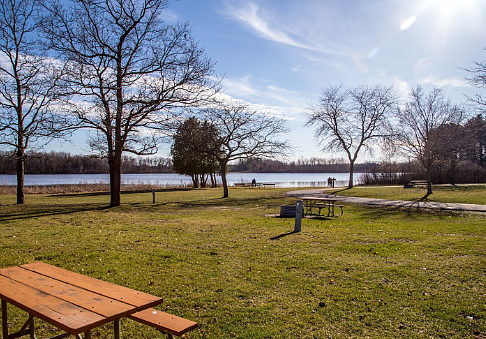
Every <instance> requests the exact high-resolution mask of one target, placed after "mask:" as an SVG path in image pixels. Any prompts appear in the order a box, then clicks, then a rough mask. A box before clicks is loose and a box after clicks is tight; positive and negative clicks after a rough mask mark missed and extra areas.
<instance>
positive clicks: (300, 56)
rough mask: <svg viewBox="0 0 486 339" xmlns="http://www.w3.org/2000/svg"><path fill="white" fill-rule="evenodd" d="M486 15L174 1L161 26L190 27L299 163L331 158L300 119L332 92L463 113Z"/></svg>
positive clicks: (396, 4)
mask: <svg viewBox="0 0 486 339" xmlns="http://www.w3.org/2000/svg"><path fill="white" fill-rule="evenodd" d="M485 13H486V0H458V1H456V0H327V1H317V0H301V1H291V0H278V1H277V0H252V1H248V0H238V1H236V0H204V1H201V0H177V1H176V0H172V1H171V2H170V4H169V7H168V8H167V9H166V10H165V12H164V17H165V19H166V21H168V22H176V21H189V22H190V23H191V25H192V32H193V35H194V37H195V39H196V40H197V41H199V44H200V45H201V46H202V47H204V48H205V50H206V53H207V55H208V56H209V57H210V58H211V59H212V60H214V61H215V62H216V72H217V73H218V74H221V75H224V82H223V89H224V92H225V93H226V94H227V95H229V96H231V97H234V98H236V99H240V100H244V101H246V102H247V103H249V104H250V105H254V107H256V108H259V109H262V110H266V111H269V112H272V113H274V114H278V115H279V116H282V117H284V118H285V119H287V121H288V126H289V128H290V129H291V133H290V134H289V136H288V137H289V139H290V140H291V142H292V143H293V145H294V146H295V147H296V152H295V154H294V156H293V158H299V157H301V156H302V157H305V158H309V157H330V156H331V155H329V154H325V153H323V152H321V150H320V147H319V146H318V145H317V143H316V141H315V140H314V138H313V135H314V133H313V130H312V129H310V128H308V127H305V126H304V123H305V116H304V114H303V112H304V111H305V110H306V108H308V106H309V104H310V103H312V102H316V101H317V99H318V96H319V92H320V90H321V89H322V88H324V87H326V86H327V85H330V84H339V83H342V84H344V85H345V86H347V87H352V86H356V85H359V84H364V83H367V84H370V85H376V84H382V85H394V86H395V88H396V91H397V92H398V93H399V94H400V95H401V96H402V97H404V98H406V95H407V93H408V91H409V89H410V86H416V85H419V84H420V85H423V86H424V87H425V88H426V89H430V88H432V86H436V87H440V88H442V89H443V90H444V92H445V94H446V96H447V97H448V98H450V99H451V100H452V101H453V102H456V103H460V102H464V101H465V96H464V94H468V95H474V93H476V92H477V91H479V90H478V89H476V88H473V87H471V86H470V85H469V84H467V82H466V81H465V79H464V77H465V76H466V75H467V74H466V72H465V71H464V70H463V69H461V67H463V68H464V67H470V66H472V63H473V61H482V60H486V52H485V51H484V50H483V48H484V47H486V20H485V17H484V15H485ZM80 139H82V138H81V137H80V135H78V136H77V138H76V140H80ZM80 142H81V141H76V142H75V143H76V144H77V146H79V143H80ZM82 147H83V150H79V149H78V151H75V150H73V148H72V146H71V145H69V144H66V143H65V144H63V145H62V148H63V149H62V150H63V151H68V152H73V153H79V152H83V153H84V152H86V151H87V149H86V147H87V146H84V145H83V146H82ZM50 148H51V147H50ZM52 148H54V147H52ZM55 149H56V150H57V151H59V150H61V149H59V147H55ZM167 150H168V148H167V147H164V148H163V149H162V150H161V152H160V154H159V155H162V156H168V151H167ZM332 157H334V158H342V157H343V154H334V155H332ZM369 157H370V156H369V155H364V154H363V155H361V157H360V158H358V161H359V162H363V161H366V160H367V159H368V158H369Z"/></svg>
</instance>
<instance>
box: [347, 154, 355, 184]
mask: <svg viewBox="0 0 486 339" xmlns="http://www.w3.org/2000/svg"><path fill="white" fill-rule="evenodd" d="M353 187H354V160H353V161H350V162H349V183H348V189H351V188H353Z"/></svg>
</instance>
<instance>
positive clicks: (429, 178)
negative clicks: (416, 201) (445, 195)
mask: <svg viewBox="0 0 486 339" xmlns="http://www.w3.org/2000/svg"><path fill="white" fill-rule="evenodd" d="M426 171H427V195H430V194H432V165H429V166H427V170H426Z"/></svg>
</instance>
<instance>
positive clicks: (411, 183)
mask: <svg viewBox="0 0 486 339" xmlns="http://www.w3.org/2000/svg"><path fill="white" fill-rule="evenodd" d="M416 186H427V180H410V181H409V182H408V184H406V185H405V187H416Z"/></svg>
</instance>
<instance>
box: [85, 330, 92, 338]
mask: <svg viewBox="0 0 486 339" xmlns="http://www.w3.org/2000/svg"><path fill="white" fill-rule="evenodd" d="M84 339H91V330H87V331H86V332H84Z"/></svg>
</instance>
